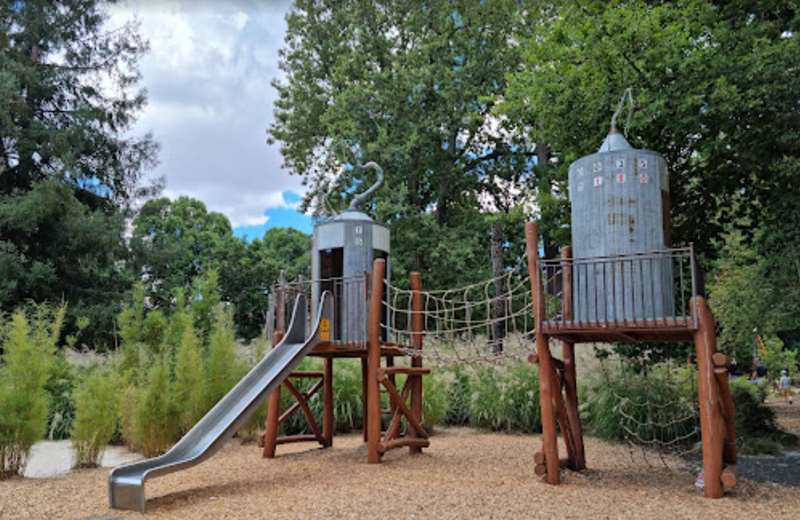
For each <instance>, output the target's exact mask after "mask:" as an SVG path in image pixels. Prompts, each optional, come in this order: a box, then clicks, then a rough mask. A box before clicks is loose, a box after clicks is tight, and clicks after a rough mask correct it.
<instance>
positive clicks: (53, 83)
mask: <svg viewBox="0 0 800 520" xmlns="http://www.w3.org/2000/svg"><path fill="white" fill-rule="evenodd" d="M105 21H106V14H105V9H104V6H103V5H102V4H101V2H99V1H97V0H57V1H44V0H26V1H24V2H6V3H5V4H4V6H3V7H2V8H0V276H2V281H0V308H2V309H3V310H6V311H8V310H10V309H13V308H15V307H18V306H19V305H21V304H24V303H26V302H28V301H31V300H32V301H37V302H42V301H51V302H60V301H62V300H63V301H66V302H68V303H69V307H68V309H69V316H70V317H69V320H68V324H67V327H66V329H67V330H70V331H75V330H76V325H75V323H76V321H77V318H78V317H84V318H89V323H90V325H89V326H88V327H85V328H84V330H83V331H82V333H83V334H84V335H85V336H86V337H84V338H81V341H89V342H91V343H94V342H97V343H106V344H110V342H111V341H110V340H111V338H112V336H113V331H114V327H113V321H112V317H113V315H114V314H115V312H116V310H117V309H118V308H119V298H120V296H121V294H122V293H124V292H125V291H126V290H127V288H128V287H129V284H130V281H131V278H130V276H128V273H127V272H126V268H125V262H126V258H127V249H126V247H125V244H124V242H123V233H124V229H125V227H124V214H123V211H124V210H125V209H126V208H127V207H128V206H129V205H130V203H131V202H132V201H133V200H135V199H137V198H139V197H141V196H144V195H147V194H150V193H152V192H153V190H154V189H157V187H158V185H157V184H158V183H156V184H153V183H150V184H147V183H146V182H145V179H144V177H145V176H146V174H147V173H148V170H149V168H150V167H152V166H153V165H154V164H155V160H156V152H157V146H156V143H155V142H154V141H153V139H152V137H151V136H149V135H144V136H138V137H137V136H131V135H129V134H128V131H129V130H130V129H131V125H132V124H133V122H134V121H135V118H136V116H137V115H138V114H139V112H140V111H141V109H142V107H143V106H144V104H145V102H146V98H145V95H144V92H143V90H142V89H140V88H139V87H138V82H139V79H140V77H139V71H138V60H139V58H140V57H141V55H142V53H143V52H145V51H146V49H147V45H146V44H145V42H144V41H142V39H141V37H140V36H139V35H138V33H137V30H136V26H135V25H134V24H126V25H123V26H122V27H119V28H118V29H117V30H114V31H108V30H107V28H106V27H105V26H104V23H105Z"/></svg>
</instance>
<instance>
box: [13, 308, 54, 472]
mask: <svg viewBox="0 0 800 520" xmlns="http://www.w3.org/2000/svg"><path fill="white" fill-rule="evenodd" d="M65 313H66V307H64V306H62V307H59V308H58V309H57V310H55V311H53V310H52V309H50V308H48V307H45V306H39V307H35V308H34V309H33V311H32V313H31V316H30V318H29V317H28V316H27V315H26V314H25V312H23V311H22V310H18V311H16V312H14V314H13V315H12V316H11V319H10V321H9V323H8V324H7V325H6V327H5V328H6V331H5V335H4V341H3V356H2V365H0V478H4V477H9V476H13V475H16V474H18V473H20V472H21V471H22V470H23V469H24V467H25V463H26V462H27V458H28V455H29V453H30V449H31V447H32V446H33V444H34V443H35V442H36V441H38V440H40V439H41V438H42V437H43V435H44V433H45V430H46V428H47V413H48V396H47V391H46V389H45V385H46V384H47V380H48V378H49V375H50V367H51V366H52V364H53V356H54V354H55V347H56V342H57V341H58V337H59V335H60V334H61V326H62V324H63V322H64V315H65Z"/></svg>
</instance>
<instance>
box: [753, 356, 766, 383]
mask: <svg viewBox="0 0 800 520" xmlns="http://www.w3.org/2000/svg"><path fill="white" fill-rule="evenodd" d="M766 376H767V367H766V366H764V363H763V362H762V361H761V359H760V358H758V357H754V358H753V372H752V374H751V375H750V379H751V380H753V381H759V380H761V379H763V378H765V377H766Z"/></svg>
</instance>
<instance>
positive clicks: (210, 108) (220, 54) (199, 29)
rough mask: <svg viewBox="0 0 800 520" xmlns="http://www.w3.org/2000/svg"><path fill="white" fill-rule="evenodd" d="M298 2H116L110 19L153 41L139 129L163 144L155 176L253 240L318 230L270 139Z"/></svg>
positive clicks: (145, 63) (169, 191) (173, 193)
mask: <svg viewBox="0 0 800 520" xmlns="http://www.w3.org/2000/svg"><path fill="white" fill-rule="evenodd" d="M290 4H291V1H290V0H270V1H268V2H255V1H249V0H226V1H224V2H214V1H211V0H195V1H188V0H127V1H123V2H121V3H120V4H116V5H114V6H112V8H111V17H110V20H109V22H108V25H109V29H114V28H116V27H119V26H120V25H122V24H123V23H125V22H126V21H128V20H131V19H135V20H137V21H138V22H139V24H140V29H139V31H140V33H141V34H142V36H143V37H144V38H146V39H147V40H148V41H149V43H150V52H149V53H148V54H147V55H146V56H145V57H144V58H143V59H142V60H141V63H140V70H141V73H142V86H143V87H144V88H145V89H146V90H147V95H148V105H147V107H146V108H145V110H144V111H143V113H142V114H141V116H140V118H139V120H138V122H137V124H136V127H135V128H134V130H133V131H134V133H144V132H148V131H149V132H152V133H153V135H154V136H155V138H156V140H157V141H158V142H159V143H160V144H161V152H160V157H159V159H160V163H159V165H158V166H157V168H156V169H155V171H153V172H152V174H153V176H157V177H162V176H163V177H164V179H165V180H166V188H165V190H164V195H165V196H168V197H170V198H175V197H178V196H180V195H186V196H189V197H194V198H196V199H199V200H201V201H203V202H204V203H205V204H206V206H207V207H208V209H209V210H212V211H218V212H220V213H223V214H224V215H226V216H227V217H228V219H229V220H230V221H231V225H232V226H233V227H234V229H235V232H236V234H237V235H238V236H241V237H247V238H250V239H252V238H257V237H259V236H261V235H262V234H263V233H264V231H265V230H267V229H269V228H270V227H275V226H291V227H296V228H298V229H300V230H302V231H305V232H310V230H311V219H310V218H309V217H307V216H305V215H302V214H300V213H298V212H297V210H296V209H295V208H296V207H297V202H298V201H299V199H300V197H302V195H303V194H304V193H305V188H304V187H303V186H302V184H301V182H300V181H301V179H300V178H299V177H297V176H293V175H289V173H288V172H287V171H286V170H284V169H283V167H282V162H283V161H282V158H281V154H280V150H279V147H278V145H271V146H270V145H267V143H266V137H267V135H266V129H267V128H268V127H269V126H270V124H271V123H272V121H273V111H272V106H273V102H274V101H275V98H276V96H277V94H276V92H275V89H273V88H272V86H271V85H270V82H271V81H272V80H273V79H276V78H280V77H281V75H282V72H281V71H280V70H279V69H278V50H279V49H280V47H281V46H282V45H283V37H284V34H285V32H286V21H285V16H286V13H287V11H288V9H289V6H290Z"/></svg>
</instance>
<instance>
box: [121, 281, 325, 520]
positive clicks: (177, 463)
mask: <svg viewBox="0 0 800 520" xmlns="http://www.w3.org/2000/svg"><path fill="white" fill-rule="evenodd" d="M321 300H322V305H320V306H319V312H318V313H317V319H316V321H315V322H314V328H313V330H312V332H311V334H310V336H309V338H308V339H306V338H305V325H306V305H305V297H304V296H303V295H299V296H298V297H297V299H296V300H295V303H294V312H293V313H292V321H291V323H290V325H289V331H288V333H287V334H286V336H284V338H283V340H282V341H281V342H280V343H279V344H278V345H277V346H276V347H275V348H273V349H272V350H270V351H269V353H268V354H267V355H266V356H264V359H263V360H261V361H260V362H259V363H258V364H257V365H256V366H255V367H254V368H253V369H252V370H251V371H250V372H249V373H248V374H247V375H246V376H244V378H243V379H242V380H241V381H239V383H238V384H237V385H236V386H235V387H233V389H232V390H231V391H230V392H228V394H227V395H226V396H225V397H223V398H222V399H220V401H219V402H218V403H217V404H216V405H215V406H214V407H213V408H212V409H211V410H210V411H209V412H208V413H207V414H206V415H205V417H203V418H202V419H200V421H199V422H198V423H197V424H196V425H195V426H194V428H192V429H191V430H190V431H189V433H187V434H186V435H184V436H183V438H182V439H181V440H179V441H178V443H177V444H175V446H173V447H172V449H170V450H169V451H168V452H166V453H165V454H163V455H160V456H158V457H155V458H152V459H147V460H143V461H140V462H134V463H133V464H125V465H123V466H119V467H117V468H114V469H113V470H112V471H111V474H110V475H109V476H108V497H109V501H110V503H111V507H113V508H116V509H130V510H134V511H139V512H141V513H144V511H145V502H146V500H145V494H144V484H145V481H147V479H149V478H152V477H157V476H160V475H165V474H167V473H172V472H173V471H179V470H182V469H186V468H189V467H191V466H194V465H196V464H199V463H201V462H203V461H204V460H206V459H208V458H210V457H211V456H212V455H214V454H215V453H216V452H217V451H219V449H220V448H222V446H224V445H225V443H226V442H227V441H228V439H230V438H231V437H233V434H235V433H236V431H237V430H239V428H241V427H242V426H243V425H244V424H245V423H246V422H247V420H248V419H250V417H251V416H252V415H253V413H255V411H256V409H257V408H258V406H260V405H261V404H262V403H263V402H264V400H265V399H266V398H267V396H268V395H269V393H270V392H271V391H272V390H274V389H275V388H277V387H278V385H280V384H281V383H282V382H283V380H284V379H286V377H287V376H288V375H289V373H290V372H291V371H292V370H293V369H294V368H295V367H296V366H297V365H298V364H299V363H300V361H301V360H302V359H303V358H304V357H305V356H306V354H308V353H309V352H310V351H311V349H313V348H314V345H316V344H317V343H319V341H320V340H321V339H327V338H321V337H320V325H321V324H322V323H323V320H328V321H327V323H324V325H323V326H322V330H323V333H322V335H323V336H324V335H327V334H329V332H330V329H329V326H330V324H331V323H332V319H331V318H332V316H333V302H332V298H331V295H330V293H328V292H326V293H324V294H323V295H322V297H321Z"/></svg>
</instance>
